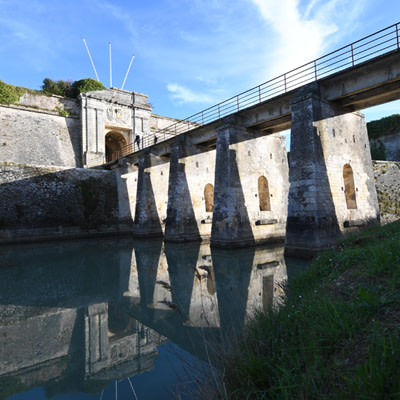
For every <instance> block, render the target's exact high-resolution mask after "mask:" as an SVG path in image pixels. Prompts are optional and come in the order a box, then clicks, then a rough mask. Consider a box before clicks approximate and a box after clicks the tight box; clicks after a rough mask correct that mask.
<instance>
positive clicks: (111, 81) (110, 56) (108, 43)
mask: <svg viewBox="0 0 400 400" xmlns="http://www.w3.org/2000/svg"><path fill="white" fill-rule="evenodd" d="M108 45H109V48H110V89H111V88H112V63H111V42H109V43H108Z"/></svg>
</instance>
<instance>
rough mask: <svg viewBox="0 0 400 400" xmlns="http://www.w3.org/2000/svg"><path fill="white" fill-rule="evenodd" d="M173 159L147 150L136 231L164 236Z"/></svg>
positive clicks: (140, 180)
mask: <svg viewBox="0 0 400 400" xmlns="http://www.w3.org/2000/svg"><path fill="white" fill-rule="evenodd" d="M168 178H169V162H168V160H166V159H163V158H161V157H159V156H157V155H154V154H152V153H151V150H150V149H147V150H145V151H144V152H143V153H142V154H141V155H140V159H139V170H138V178H137V179H138V181H137V197H136V209H135V220H134V226H133V234H134V235H135V236H162V235H163V232H164V227H165V219H166V218H167V203H168Z"/></svg>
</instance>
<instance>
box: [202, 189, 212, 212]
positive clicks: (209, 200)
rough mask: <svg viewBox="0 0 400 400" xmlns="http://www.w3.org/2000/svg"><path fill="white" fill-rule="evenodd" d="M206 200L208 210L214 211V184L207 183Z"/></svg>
mask: <svg viewBox="0 0 400 400" xmlns="http://www.w3.org/2000/svg"><path fill="white" fill-rule="evenodd" d="M204 200H205V202H206V212H213V210H214V186H213V185H211V183H207V185H206V186H205V188H204Z"/></svg>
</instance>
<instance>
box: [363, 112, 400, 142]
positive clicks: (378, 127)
mask: <svg viewBox="0 0 400 400" xmlns="http://www.w3.org/2000/svg"><path fill="white" fill-rule="evenodd" d="M367 129H368V136H369V138H370V139H377V138H379V137H381V136H387V135H391V134H393V133H400V114H394V115H391V116H389V117H385V118H381V119H379V120H377V121H371V122H368V123H367Z"/></svg>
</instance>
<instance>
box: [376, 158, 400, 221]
mask: <svg viewBox="0 0 400 400" xmlns="http://www.w3.org/2000/svg"><path fill="white" fill-rule="evenodd" d="M373 166H374V175H375V185H376V191H377V194H378V201H379V212H380V215H381V223H382V224H387V223H389V222H394V221H397V220H398V219H400V183H399V182H400V162H390V161H374V162H373Z"/></svg>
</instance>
